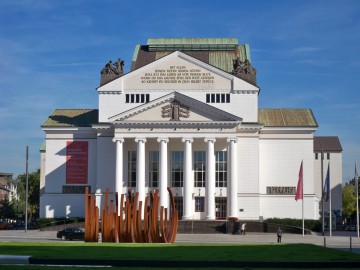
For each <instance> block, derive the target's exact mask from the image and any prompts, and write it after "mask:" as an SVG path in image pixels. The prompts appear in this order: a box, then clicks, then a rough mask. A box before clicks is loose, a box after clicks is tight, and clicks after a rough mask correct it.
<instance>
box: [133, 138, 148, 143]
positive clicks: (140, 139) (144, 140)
mask: <svg viewBox="0 0 360 270" xmlns="http://www.w3.org/2000/svg"><path fill="white" fill-rule="evenodd" d="M140 141H142V142H144V143H146V139H145V138H135V142H140Z"/></svg>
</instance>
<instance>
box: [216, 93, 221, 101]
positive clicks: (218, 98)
mask: <svg viewBox="0 0 360 270" xmlns="http://www.w3.org/2000/svg"><path fill="white" fill-rule="evenodd" d="M216 103H220V94H216Z"/></svg>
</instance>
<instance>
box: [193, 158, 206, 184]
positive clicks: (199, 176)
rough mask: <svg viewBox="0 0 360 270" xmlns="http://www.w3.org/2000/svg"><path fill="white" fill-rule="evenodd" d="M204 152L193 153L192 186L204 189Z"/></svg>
mask: <svg viewBox="0 0 360 270" xmlns="http://www.w3.org/2000/svg"><path fill="white" fill-rule="evenodd" d="M205 165H206V156H205V151H195V152H194V186H195V187H205V180H206V178H205Z"/></svg>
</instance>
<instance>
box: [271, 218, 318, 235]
mask: <svg viewBox="0 0 360 270" xmlns="http://www.w3.org/2000/svg"><path fill="white" fill-rule="evenodd" d="M265 222H267V223H270V224H278V225H285V226H293V227H299V228H301V227H302V219H294V218H268V219H267V220H265ZM304 226H305V229H308V230H311V231H315V232H320V231H321V228H322V227H321V222H320V221H319V220H316V219H305V220H304Z"/></svg>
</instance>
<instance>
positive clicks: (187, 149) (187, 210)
mask: <svg viewBox="0 0 360 270" xmlns="http://www.w3.org/2000/svg"><path fill="white" fill-rule="evenodd" d="M193 141H194V140H193V139H190V138H183V139H182V142H183V143H184V197H183V201H184V214H183V217H182V219H184V220H186V219H190V218H191V217H192V216H193V209H192V205H193V204H192V191H193V189H194V181H193V177H191V176H192V143H193Z"/></svg>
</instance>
